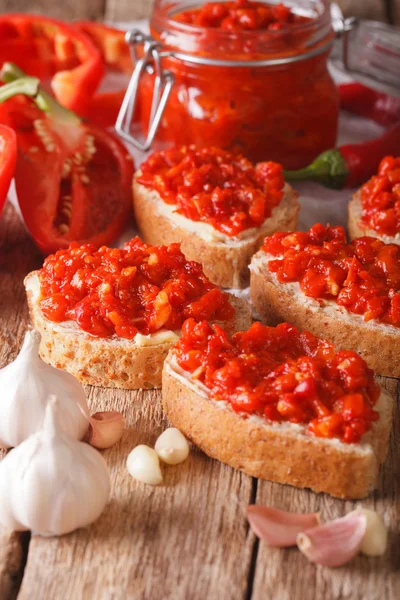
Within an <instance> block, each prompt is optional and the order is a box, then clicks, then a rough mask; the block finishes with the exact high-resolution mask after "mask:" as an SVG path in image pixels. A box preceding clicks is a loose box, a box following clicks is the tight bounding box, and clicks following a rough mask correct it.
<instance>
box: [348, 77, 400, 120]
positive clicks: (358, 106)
mask: <svg viewBox="0 0 400 600" xmlns="http://www.w3.org/2000/svg"><path fill="white" fill-rule="evenodd" d="M339 97H340V108H342V109H343V110H347V111H348V112H350V113H353V114H356V115H360V116H361V117H366V118H367V119H372V120H373V121H375V122H376V123H379V124H380V125H384V126H385V127H389V126H390V125H393V124H394V123H397V122H398V121H400V98H395V97H394V96H389V95H388V94H383V93H382V92H378V91H377V90H373V89H371V88H368V87H366V86H365V85H363V84H362V83H358V82H353V83H344V84H342V85H339Z"/></svg>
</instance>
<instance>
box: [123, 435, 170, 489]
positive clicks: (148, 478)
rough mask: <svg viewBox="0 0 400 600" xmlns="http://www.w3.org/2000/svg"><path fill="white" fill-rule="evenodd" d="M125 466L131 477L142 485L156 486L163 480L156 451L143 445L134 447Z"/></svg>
mask: <svg viewBox="0 0 400 600" xmlns="http://www.w3.org/2000/svg"><path fill="white" fill-rule="evenodd" d="M126 466H127V467H128V471H129V473H130V474H131V475H132V477H134V479H137V480H138V481H141V482H142V483H148V484H149V485H158V484H159V483H161V482H162V480H163V476H162V473H161V469H160V462H159V460H158V456H157V453H156V451H155V450H153V448H150V447H149V446H145V445H144V444H141V445H140V446H136V448H134V449H133V450H132V452H131V453H130V454H129V456H128V460H127V462H126Z"/></svg>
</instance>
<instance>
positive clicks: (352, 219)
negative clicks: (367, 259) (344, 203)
mask: <svg viewBox="0 0 400 600" xmlns="http://www.w3.org/2000/svg"><path fill="white" fill-rule="evenodd" d="M347 211H348V223H347V228H348V230H349V238H350V240H354V239H355V238H358V237H361V236H363V235H369V236H371V237H377V238H379V239H380V240H382V242H385V244H397V245H400V233H398V234H397V235H394V236H392V235H384V234H380V233H378V232H377V231H375V230H374V229H368V227H366V226H365V225H364V224H363V223H362V222H361V214H362V204H361V191H360V190H358V192H356V193H355V194H353V197H352V199H351V200H350V202H349V204H348V207H347Z"/></svg>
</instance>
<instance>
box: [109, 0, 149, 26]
mask: <svg viewBox="0 0 400 600" xmlns="http://www.w3.org/2000/svg"><path fill="white" fill-rule="evenodd" d="M106 1H107V3H106V10H105V18H106V19H107V20H108V21H134V20H135V19H144V18H146V17H149V16H150V15H151V11H152V10H153V4H154V1H153V0H133V2H132V0H106Z"/></svg>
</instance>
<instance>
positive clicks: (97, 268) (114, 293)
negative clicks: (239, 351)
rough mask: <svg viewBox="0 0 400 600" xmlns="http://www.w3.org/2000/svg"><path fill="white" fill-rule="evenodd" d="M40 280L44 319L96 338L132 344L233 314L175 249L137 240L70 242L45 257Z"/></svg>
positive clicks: (176, 246) (198, 269) (199, 270)
mask: <svg viewBox="0 0 400 600" xmlns="http://www.w3.org/2000/svg"><path fill="white" fill-rule="evenodd" d="M39 280H40V284H41V297H42V299H41V301H40V307H41V310H42V312H43V314H44V315H45V317H47V318H48V319H49V320H51V321H55V322H62V321H68V320H72V321H75V322H76V324H77V325H78V327H79V328H80V329H83V330H84V331H86V332H87V333H90V334H92V335H95V336H99V337H110V336H112V335H114V334H116V335H117V336H119V337H122V338H126V339H133V338H134V337H135V336H136V334H137V333H141V334H143V335H148V334H151V333H155V332H157V331H159V330H160V329H164V330H177V329H180V328H181V326H182V323H183V322H184V320H185V319H187V318H189V317H193V318H194V319H196V320H197V321H198V320H201V319H209V320H216V321H227V320H230V319H231V318H233V316H234V312H235V311H234V308H233V307H232V305H231V304H230V302H229V296H228V295H227V294H225V293H224V292H222V291H221V290H220V289H218V288H217V287H216V286H215V285H214V284H212V283H210V281H209V280H208V279H207V277H206V276H205V275H204V273H203V271H202V267H201V265H200V264H199V263H197V262H194V261H188V260H186V259H185V257H184V255H183V254H182V252H181V250H180V247H179V244H171V245H169V246H157V247H156V246H150V245H148V244H145V243H143V242H142V241H141V240H140V239H139V238H137V237H136V238H133V239H132V240H130V241H129V242H127V243H126V244H125V245H124V247H123V248H122V249H118V248H108V247H106V246H102V247H101V248H99V249H97V248H96V247H95V246H93V245H92V244H84V245H82V246H79V245H78V244H71V246H70V248H69V249H68V250H60V251H58V252H56V253H55V254H53V255H51V256H49V257H47V258H46V260H45V261H44V265H43V268H42V269H41V270H40V271H39Z"/></svg>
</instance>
